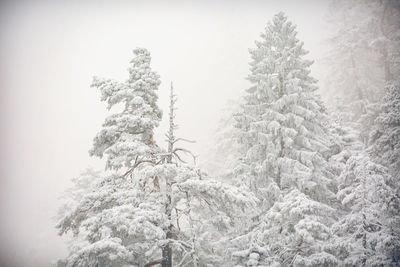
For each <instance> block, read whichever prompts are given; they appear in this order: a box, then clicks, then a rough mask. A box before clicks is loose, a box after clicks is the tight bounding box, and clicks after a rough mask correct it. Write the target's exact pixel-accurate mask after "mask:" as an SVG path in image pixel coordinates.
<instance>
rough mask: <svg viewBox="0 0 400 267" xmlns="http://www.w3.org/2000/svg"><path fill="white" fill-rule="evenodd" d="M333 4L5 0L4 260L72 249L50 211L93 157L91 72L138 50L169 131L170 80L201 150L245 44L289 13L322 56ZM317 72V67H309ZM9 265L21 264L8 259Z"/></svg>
mask: <svg viewBox="0 0 400 267" xmlns="http://www.w3.org/2000/svg"><path fill="white" fill-rule="evenodd" d="M327 6H328V1H321V0H315V1H300V0H299V1H219V2H218V3H217V1H168V4H167V2H166V1H159V2H155V1H126V2H121V1H108V2H106V1H98V2H95V1H86V2H84V1H82V2H81V1H65V2H61V1H56V2H54V1H29V2H28V1H26V2H25V1H20V2H18V1H14V2H12V1H9V2H2V3H0V90H1V91H0V111H1V113H0V114H1V115H0V120H1V121H0V122H1V132H0V145H1V149H0V172H1V173H0V266H3V265H6V266H7V265H9V266H50V264H51V262H52V261H53V262H55V260H56V259H58V258H60V257H63V256H65V255H66V246H65V240H64V239H63V238H60V237H59V236H57V232H56V230H55V228H54V225H55V224H56V222H55V220H54V218H53V217H54V216H55V214H56V210H57V207H58V206H59V200H58V199H57V198H58V197H59V196H60V194H61V192H62V191H63V190H65V189H66V188H67V187H68V186H69V185H70V182H69V180H70V179H71V178H72V177H74V176H76V175H78V174H79V173H80V172H81V171H82V170H84V169H85V168H86V167H88V166H93V167H94V168H96V169H103V166H104V165H103V162H102V161H101V160H99V159H95V158H90V157H89V155H88V150H89V149H90V147H91V144H92V139H93V137H94V136H95V134H96V133H97V131H98V130H100V126H101V124H102V122H103V120H104V118H105V116H106V115H107V114H108V113H107V111H106V105H105V104H104V103H102V102H100V94H99V92H98V91H97V90H96V89H95V88H90V86H89V85H90V83H91V80H92V76H93V75H96V76H100V77H104V78H115V79H117V80H120V81H123V80H125V79H126V78H127V75H128V72H127V68H128V64H129V61H130V60H131V58H132V55H133V54H132V50H133V49H134V48H135V47H145V48H147V49H149V51H150V52H151V55H152V68H153V69H154V70H155V71H157V72H158V73H159V74H160V75H161V80H162V84H161V86H160V91H159V95H160V99H159V105H160V107H161V108H162V109H163V110H164V119H163V122H162V124H161V126H160V127H159V129H157V139H158V141H159V142H160V144H162V142H163V133H164V132H165V129H166V123H167V120H166V116H165V115H166V114H167V107H168V94H169V88H168V87H169V83H170V82H171V81H173V82H174V87H175V91H176V93H177V95H178V103H177V106H178V111H177V123H178V124H179V125H180V128H179V130H178V133H177V135H179V136H181V137H184V138H189V139H194V140H196V141H197V143H196V144H194V145H190V148H191V149H192V151H193V152H194V153H195V154H198V155H199V157H200V159H201V158H202V157H205V155H204V153H205V152H206V151H207V149H206V145H205V144H207V143H210V142H209V141H210V138H212V133H213V130H214V128H215V127H216V123H217V121H218V119H219V117H218V116H219V114H220V110H221V108H223V107H224V105H225V103H226V102H227V101H228V100H229V99H235V98H237V97H239V96H240V95H241V94H242V93H243V92H244V90H245V89H246V88H247V87H248V86H249V84H248V82H247V81H246V80H245V77H246V76H247V74H248V72H249V71H248V62H249V61H250V58H249V54H248V48H251V47H254V40H256V39H259V33H260V32H261V31H262V30H263V28H264V26H265V25H266V22H267V21H269V20H270V19H271V18H272V16H273V15H274V14H276V13H277V12H279V11H284V12H285V13H286V14H287V15H288V17H289V20H291V21H292V22H294V23H295V24H297V25H298V28H297V30H298V32H299V34H298V37H299V38H300V40H302V41H304V43H305V48H306V49H307V50H309V51H310V55H309V58H311V59H315V60H318V58H320V57H321V56H322V54H323V47H322V45H321V41H323V40H324V36H325V35H326V32H325V28H324V22H325V17H326V15H327ZM313 71H314V72H313V76H314V77H316V78H319V77H318V75H319V70H318V69H316V68H313ZM13 264H14V265H13Z"/></svg>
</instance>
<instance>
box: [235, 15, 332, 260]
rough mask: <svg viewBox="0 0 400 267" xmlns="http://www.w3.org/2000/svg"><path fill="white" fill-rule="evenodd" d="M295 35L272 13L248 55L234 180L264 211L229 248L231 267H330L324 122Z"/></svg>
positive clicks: (329, 178)
mask: <svg viewBox="0 0 400 267" xmlns="http://www.w3.org/2000/svg"><path fill="white" fill-rule="evenodd" d="M295 28H296V27H295V26H294V25H293V24H292V23H291V22H290V21H288V20H287V17H286V16H285V15H284V14H283V13H279V14H277V15H275V16H274V18H273V20H272V22H270V23H268V24H267V26H266V28H265V31H264V32H263V33H262V34H261V40H260V41H257V42H256V48H255V49H251V50H250V54H251V57H252V61H251V63H250V66H251V74H250V75H249V77H248V79H249V81H250V82H251V83H252V84H253V85H252V86H251V87H250V88H249V89H248V90H247V94H246V96H245V103H244V105H243V110H242V112H241V113H239V114H238V115H237V116H236V119H237V127H238V128H239V129H240V131H241V135H240V137H239V142H240V143H241V144H242V146H243V150H242V163H241V164H240V166H238V167H237V168H236V169H235V173H236V179H237V180H238V182H239V183H241V184H244V185H246V186H247V187H249V188H250V189H251V190H252V191H253V192H255V193H256V195H257V196H258V197H259V199H260V200H262V201H263V202H264V204H263V207H262V208H261V210H260V211H259V212H258V213H259V216H258V217H255V218H254V221H255V222H254V226H253V227H251V228H250V229H248V230H247V231H246V232H245V233H242V235H241V236H239V237H236V238H234V239H233V240H232V248H231V256H232V259H233V265H234V264H237V266H281V265H288V266H289V265H291V264H293V265H295V266H322V265H324V266H328V265H332V264H335V263H336V259H335V257H334V256H333V255H331V254H329V253H328V252H327V251H325V249H324V244H325V243H326V242H327V240H328V239H329V237H330V231H329V226H330V225H331V224H332V222H333V221H334V214H335V209H334V208H333V205H334V203H335V202H336V200H335V194H334V191H335V184H334V181H333V176H332V174H331V173H330V172H329V171H328V163H327V158H328V157H329V156H330V155H331V149H330V145H331V144H330V140H329V137H328V131H327V129H326V126H325V123H326V121H327V118H326V115H325V108H324V107H323V105H322V103H321V101H320V99H319V97H318V96H317V95H315V93H314V92H315V90H316V89H317V86H316V80H315V79H313V78H312V77H311V76H310V69H309V67H310V65H311V64H312V62H311V61H309V60H306V59H304V56H305V55H306V54H307V52H306V51H305V50H304V48H303V43H302V42H300V41H299V40H298V39H297V38H296V34H297V32H296V30H295ZM260 213H261V214H260Z"/></svg>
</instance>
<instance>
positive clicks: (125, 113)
mask: <svg viewBox="0 0 400 267" xmlns="http://www.w3.org/2000/svg"><path fill="white" fill-rule="evenodd" d="M133 52H134V54H135V57H134V58H133V59H132V61H131V66H130V67H129V78H128V79H127V80H126V81H125V82H123V83H120V82H117V81H114V80H110V79H100V78H97V77H95V78H94V79H93V84H92V87H97V88H99V89H100V91H101V100H102V101H106V102H107V104H108V109H111V108H112V107H113V106H115V105H119V104H120V105H122V106H123V107H122V111H121V112H118V113H114V114H112V115H110V116H109V117H107V118H106V120H105V122H104V123H103V129H102V130H101V131H100V132H99V133H98V134H97V136H96V138H95V139H94V142H93V148H92V149H91V150H90V155H92V156H93V155H94V156H98V157H103V156H106V157H107V165H106V167H107V168H108V169H119V168H121V167H132V166H134V164H136V163H137V162H140V161H142V160H146V159H148V158H151V157H152V155H153V154H154V153H156V152H157V151H158V150H157V147H156V145H155V143H154V139H153V130H154V128H155V127H157V126H158V124H159V122H160V120H161V115H162V113H161V111H160V109H159V107H158V106H157V104H156V102H157V99H158V95H157V90H158V86H159V85H160V77H159V75H158V74H157V73H156V72H154V71H152V70H151V68H150V62H151V57H150V53H149V52H148V51H147V50H146V49H143V48H137V49H135V50H134V51H133Z"/></svg>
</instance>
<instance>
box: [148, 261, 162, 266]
mask: <svg viewBox="0 0 400 267" xmlns="http://www.w3.org/2000/svg"><path fill="white" fill-rule="evenodd" d="M157 264H161V260H156V261H152V262H149V263H147V264H146V265H145V266H144V267H151V266H154V265H157Z"/></svg>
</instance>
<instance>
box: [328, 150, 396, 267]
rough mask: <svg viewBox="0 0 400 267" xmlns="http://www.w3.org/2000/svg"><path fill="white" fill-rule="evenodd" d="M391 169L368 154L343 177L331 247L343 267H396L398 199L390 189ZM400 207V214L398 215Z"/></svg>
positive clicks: (349, 164) (360, 156) (353, 159)
mask: <svg viewBox="0 0 400 267" xmlns="http://www.w3.org/2000/svg"><path fill="white" fill-rule="evenodd" d="M389 179H390V175H388V173H387V169H386V168H385V167H384V166H382V165H379V164H376V163H374V162H373V161H372V160H371V159H370V158H369V156H368V154H367V153H359V154H358V155H356V156H352V157H351V158H350V159H349V160H348V161H347V164H346V167H345V169H344V171H343V172H342V174H341V175H340V177H339V183H340V184H339V191H338V194H337V195H338V198H339V200H340V201H341V203H342V208H343V211H342V214H341V216H340V220H339V221H338V222H336V223H335V224H334V225H333V226H332V233H333V235H334V238H332V241H331V244H330V245H329V247H330V249H329V251H331V253H332V254H335V255H337V257H338V259H339V260H340V262H339V265H340V266H392V264H396V262H398V259H396V258H395V257H394V255H395V253H394V251H395V250H396V248H397V250H398V246H399V245H398V244H399V242H400V238H399V236H398V234H399V233H398V227H397V229H394V228H393V227H395V226H396V224H398V221H399V220H400V217H399V212H398V199H397V200H396V195H395V192H394V190H393V189H392V188H391V187H390V186H388V185H387V182H388V180H389ZM396 206H397V211H396Z"/></svg>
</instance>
